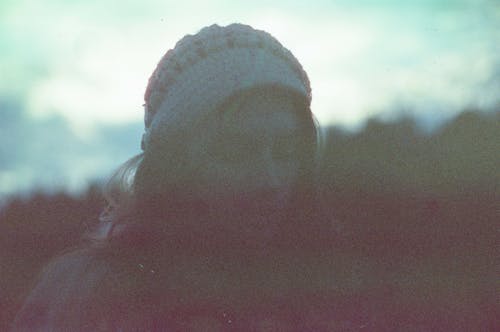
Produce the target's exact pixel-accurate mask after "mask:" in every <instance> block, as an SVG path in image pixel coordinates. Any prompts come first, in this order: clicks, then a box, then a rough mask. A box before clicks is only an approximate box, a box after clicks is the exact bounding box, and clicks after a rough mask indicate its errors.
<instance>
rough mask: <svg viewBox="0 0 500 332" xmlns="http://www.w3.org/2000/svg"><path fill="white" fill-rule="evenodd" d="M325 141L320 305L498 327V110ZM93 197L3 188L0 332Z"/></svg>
mask: <svg viewBox="0 0 500 332" xmlns="http://www.w3.org/2000/svg"><path fill="white" fill-rule="evenodd" d="M325 146H326V148H325V156H324V160H323V164H322V169H321V176H320V179H319V183H320V185H321V199H322V202H323V204H324V206H325V209H327V210H328V211H329V213H331V214H332V215H333V216H334V218H335V224H334V227H335V228H336V229H337V234H338V236H336V238H335V239H332V241H335V246H334V247H335V250H334V252H329V255H331V260H332V262H333V264H334V266H336V267H338V269H337V270H336V271H331V272H328V273H325V278H335V280H337V284H338V285H339V287H338V289H335V290H331V291H330V292H329V293H328V294H329V295H328V296H330V297H334V298H335V301H336V303H337V304H338V305H337V306H336V308H334V309H335V310H333V309H331V308H330V309H331V310H332V312H328V310H330V309H328V310H327V311H325V313H323V314H324V315H331V316H335V317H336V319H337V321H338V322H339V323H338V324H339V325H338V328H339V329H340V330H357V329H359V326H354V325H353V324H354V323H352V322H355V321H357V320H356V319H358V320H359V321H364V322H369V323H368V324H369V325H370V324H371V325H370V326H366V328H367V330H388V329H398V330H405V329H408V328H409V327H412V328H416V329H417V330H418V329H427V330H484V331H486V330H491V331H493V330H498V329H499V327H500V325H499V321H498V318H497V317H498V312H499V309H500V308H499V307H498V302H497V295H496V291H495V290H496V289H497V287H498V282H497V277H498V276H497V275H496V274H495V271H498V265H497V262H498V259H499V258H500V257H499V254H498V248H497V246H498V241H497V236H496V235H497V233H498V232H497V225H498V221H500V210H499V206H498V204H499V202H500V172H499V171H498V166H499V165H500V153H499V151H500V112H496V113H490V114H485V113H480V112H464V113H462V114H461V115H459V116H458V117H457V118H456V119H454V120H453V121H451V122H449V123H448V124H446V125H444V126H443V127H442V128H440V129H438V130H437V131H435V132H433V133H432V134H430V135H425V134H423V133H422V132H421V131H419V130H418V127H417V125H416V124H415V122H414V121H413V120H411V119H402V120H399V121H397V122H393V123H385V122H382V121H378V120H371V121H369V122H368V123H367V125H366V127H365V128H364V129H363V130H362V131H360V132H359V133H356V134H349V133H346V132H344V131H343V130H341V129H338V128H333V127H332V128H329V129H328V130H327V139H326V144H325ZM103 206H104V200H103V198H102V196H101V193H100V188H99V186H98V185H92V186H90V187H89V188H88V190H87V191H86V192H84V193H82V194H81V195H80V196H71V195H68V194H65V193H59V194H47V193H42V192H38V193H33V194H32V195H30V196H29V197H27V198H26V197H25V198H22V197H13V198H11V199H10V200H9V202H8V204H7V205H6V206H4V207H3V208H2V209H1V210H0V330H5V329H6V328H7V326H8V325H9V323H10V321H11V320H12V318H13V315H14V313H15V312H16V310H17V309H18V308H19V305H20V303H21V301H22V299H23V297H24V296H25V294H26V292H27V291H28V290H29V289H30V287H31V285H32V283H33V281H34V278H35V277H36V275H37V273H38V272H39V270H40V268H41V267H42V266H43V265H44V264H45V263H46V262H47V261H48V260H49V259H50V258H51V257H53V256H54V255H56V254H58V253H60V252H61V251H62V250H64V249H66V248H68V247H71V246H72V245H74V244H76V243H77V242H78V241H79V239H80V237H81V234H82V233H83V232H85V231H86V230H87V229H89V228H90V227H92V226H93V225H94V224H95V223H96V222H97V220H98V216H99V213H100V211H101V209H102V207H103ZM495 248H496V249H495ZM330 303H331V301H330ZM318 315H319V316H318V317H320V318H318V319H321V313H319V314H318ZM354 316H356V317H354Z"/></svg>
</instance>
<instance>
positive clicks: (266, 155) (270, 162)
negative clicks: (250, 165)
mask: <svg viewBox="0 0 500 332" xmlns="http://www.w3.org/2000/svg"><path fill="white" fill-rule="evenodd" d="M261 167H262V173H263V177H262V181H263V182H264V184H265V185H266V186H267V187H269V188H279V187H280V186H282V185H283V179H282V177H281V176H280V172H279V171H280V169H279V165H278V163H277V162H276V160H275V159H274V157H273V153H272V150H271V149H270V148H268V149H265V150H264V151H263V152H262V165H261Z"/></svg>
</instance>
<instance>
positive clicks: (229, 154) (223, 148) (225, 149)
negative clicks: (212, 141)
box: [212, 140, 257, 163]
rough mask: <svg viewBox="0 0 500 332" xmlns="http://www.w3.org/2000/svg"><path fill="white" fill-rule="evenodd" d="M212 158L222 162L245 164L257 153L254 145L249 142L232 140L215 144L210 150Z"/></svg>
mask: <svg viewBox="0 0 500 332" xmlns="http://www.w3.org/2000/svg"><path fill="white" fill-rule="evenodd" d="M212 152H213V153H212V157H213V158H214V159H216V160H219V161H223V162H230V163H236V162H245V161H248V160H250V159H251V158H252V157H253V156H255V155H256V153H257V147H256V144H254V143H253V142H249V141H241V140H233V141H231V142H229V141H228V142H223V143H219V144H217V146H215V147H214V148H213V149H212Z"/></svg>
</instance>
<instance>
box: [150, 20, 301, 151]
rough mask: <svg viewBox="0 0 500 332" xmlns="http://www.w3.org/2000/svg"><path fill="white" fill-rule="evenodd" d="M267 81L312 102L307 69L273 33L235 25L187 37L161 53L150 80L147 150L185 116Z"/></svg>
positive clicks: (215, 27)
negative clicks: (163, 132)
mask: <svg viewBox="0 0 500 332" xmlns="http://www.w3.org/2000/svg"><path fill="white" fill-rule="evenodd" d="M265 84H273V85H280V86H283V87H285V88H289V89H292V90H294V91H296V92H298V93H300V94H302V95H304V97H305V98H306V99H307V102H308V103H309V104H310V101H311V88H310V83H309V79H308V77H307V74H306V72H305V71H304V70H303V68H302V66H301V65H300V63H299V62H298V60H297V59H296V58H295V57H294V56H293V54H292V53H291V52H290V51H289V50H287V49H286V48H284V47H283V46H282V45H281V44H280V43H279V42H278V41H277V40H276V39H275V38H274V37H272V36H271V35H270V34H269V33H267V32H264V31H260V30H255V29H253V28H252V27H250V26H247V25H242V24H232V25H229V26H227V27H220V26H218V25H212V26H209V27H206V28H203V29H202V30H201V31H200V32H198V33H197V34H196V35H187V36H185V37H184V38H182V39H181V40H180V41H179V42H177V44H176V45H175V47H174V49H171V50H169V51H168V52H167V53H166V54H165V55H164V56H163V57H162V59H161V60H160V62H159V63H158V65H157V67H156V69H155V70H154V72H153V74H152V75H151V77H150V79H149V83H148V86H147V88H146V92H145V95H144V99H145V102H146V104H145V108H146V110H145V116H144V121H145V126H146V133H145V135H144V137H143V142H142V147H143V149H145V148H147V146H148V144H149V141H150V140H151V139H152V137H151V136H158V135H161V131H163V130H166V127H170V126H172V125H175V123H178V122H179V119H180V118H184V120H185V121H186V120H188V119H189V118H191V119H192V118H193V117H195V116H196V115H197V112H203V111H205V112H207V111H209V110H210V109H211V108H215V107H216V106H217V104H219V103H221V102H223V101H224V100H225V99H226V98H228V97H230V96H231V95H233V94H235V93H237V92H239V91H241V90H244V89H248V88H252V87H257V86H259V85H265ZM198 115H199V114H198ZM155 132H156V134H155Z"/></svg>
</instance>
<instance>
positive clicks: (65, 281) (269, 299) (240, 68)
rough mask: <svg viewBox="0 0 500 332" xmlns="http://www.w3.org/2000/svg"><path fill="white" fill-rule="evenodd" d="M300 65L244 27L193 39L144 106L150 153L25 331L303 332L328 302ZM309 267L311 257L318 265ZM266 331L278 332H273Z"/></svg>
mask: <svg viewBox="0 0 500 332" xmlns="http://www.w3.org/2000/svg"><path fill="white" fill-rule="evenodd" d="M310 102H311V89H310V86H309V80H308V78H307V75H306V73H305V72H304V70H303V69H302V66H301V65H300V64H299V62H298V61H297V59H296V58H295V57H294V56H293V55H292V54H291V53H290V52H289V51H288V50H287V49H285V48H284V47H283V46H282V45H281V44H280V43H279V42H278V41H277V40H276V39H274V38H273V37H272V36H270V35H269V34H267V33H265V32H263V31H259V30H254V29H253V28H251V27H249V26H245V25H241V24H233V25H230V26H227V27H219V26H217V25H213V26H210V27H207V28H204V29H202V30H201V31H200V32H199V33H198V34H196V35H194V36H186V37H184V38H183V39H182V40H180V41H179V42H178V43H177V44H176V46H175V48H174V49H172V50H170V51H168V52H167V53H166V54H165V56H164V57H163V58H162V59H161V61H160V62H159V64H158V66H157V67H156V69H155V71H154V72H153V74H152V76H151V78H150V79H149V84H148V87H147V89H146V93H145V133H144V135H143V139H142V149H143V153H142V154H141V155H139V156H136V157H134V158H132V159H131V160H130V161H129V162H127V163H126V164H124V165H123V166H122V167H121V168H120V169H119V170H118V171H117V172H116V174H115V175H114V176H113V177H112V179H111V180H110V182H109V184H108V187H107V191H106V196H107V199H108V202H109V208H108V209H107V210H106V212H105V213H104V214H103V216H102V220H101V224H100V225H99V228H98V229H97V230H96V231H95V232H94V233H92V234H89V236H87V241H86V242H85V243H84V244H83V245H81V246H80V247H79V248H77V249H74V250H72V251H70V252H68V253H66V254H64V255H62V256H61V257H59V258H58V259H56V260H55V261H54V262H52V263H51V264H50V265H49V266H48V267H47V268H46V269H45V271H44V273H43V274H42V277H41V279H40V281H39V282H38V284H37V286H36V287H35V289H34V290H33V292H32V293H31V294H30V296H29V297H28V299H27V301H26V303H25V305H24V307H23V309H22V310H21V312H20V313H19V315H18V316H17V318H16V322H15V325H14V330H16V331H19V330H51V331H52V330H54V331H79V330H85V331H87V330H92V331H151V330H153V331H155V330H160V331H163V330H193V331H195V330H200V331H201V330H203V331H206V330H227V329H229V330H231V329H232V330H246V329H250V330H263V329H265V328H271V330H274V329H276V328H285V329H287V330H294V329H298V328H299V327H298V326H300V324H305V323H304V320H303V319H302V318H301V317H302V314H303V312H302V311H303V310H302V309H300V308H301V303H300V301H301V300H300V299H301V297H302V296H305V295H307V294H312V293H314V292H317V291H318V289H316V288H315V287H316V286H315V285H314V283H313V282H311V280H312V279H314V278H313V277H312V274H313V271H311V270H308V269H307V268H305V266H307V259H305V258H304V257H310V256H312V257H314V256H315V255H316V254H317V253H318V251H320V250H323V249H324V248H325V245H328V243H329V240H330V234H329V231H328V229H327V228H325V227H326V226H325V225H326V223H325V222H324V221H323V220H322V219H321V218H318V217H317V214H318V213H317V211H318V210H317V205H316V204H315V202H316V199H315V195H314V169H315V165H316V160H317V154H318V153H317V152H318V137H319V135H318V131H317V128H316V125H315V122H314V118H313V116H312V113H311V111H310ZM309 255H310V256H309ZM266 326H267V327H266Z"/></svg>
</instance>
